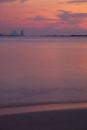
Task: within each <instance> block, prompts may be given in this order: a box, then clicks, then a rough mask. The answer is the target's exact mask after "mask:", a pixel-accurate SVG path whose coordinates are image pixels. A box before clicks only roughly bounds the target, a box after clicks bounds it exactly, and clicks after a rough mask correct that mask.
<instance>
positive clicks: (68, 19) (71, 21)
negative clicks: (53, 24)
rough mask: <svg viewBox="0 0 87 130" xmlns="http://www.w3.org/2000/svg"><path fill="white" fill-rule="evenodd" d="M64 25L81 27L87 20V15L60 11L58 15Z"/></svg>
mask: <svg viewBox="0 0 87 130" xmlns="http://www.w3.org/2000/svg"><path fill="white" fill-rule="evenodd" d="M57 16H58V17H59V18H60V21H61V22H62V23H66V24H68V25H74V26H76V25H79V24H80V23H81V22H82V21H83V20H84V19H85V18H87V13H72V12H69V11H65V10H60V13H59V14H58V15H57Z"/></svg>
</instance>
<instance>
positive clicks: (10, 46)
mask: <svg viewBox="0 0 87 130" xmlns="http://www.w3.org/2000/svg"><path fill="white" fill-rule="evenodd" d="M79 101H87V39H86V38H43V39H40V38H34V39H31V38H0V106H2V105H3V106H4V105H17V104H19V105H21V104H30V103H39V102H41V103H44V102H79Z"/></svg>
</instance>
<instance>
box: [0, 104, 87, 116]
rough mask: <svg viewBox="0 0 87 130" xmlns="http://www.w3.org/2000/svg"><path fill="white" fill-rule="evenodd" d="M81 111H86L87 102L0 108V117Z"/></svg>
mask: <svg viewBox="0 0 87 130" xmlns="http://www.w3.org/2000/svg"><path fill="white" fill-rule="evenodd" d="M75 109H78V110H81V109H87V102H80V103H60V104H58V103H53V104H52V103H51V104H45V103H44V104H35V105H34V104H33V105H26V106H25V105H24V106H15V107H13V106H11V107H0V116H1V115H2V116H3V115H15V114H23V113H24V114H25V113H35V112H46V111H60V110H75Z"/></svg>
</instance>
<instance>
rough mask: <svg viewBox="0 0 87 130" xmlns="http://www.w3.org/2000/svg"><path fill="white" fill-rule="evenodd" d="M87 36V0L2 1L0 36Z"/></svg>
mask: <svg viewBox="0 0 87 130" xmlns="http://www.w3.org/2000/svg"><path fill="white" fill-rule="evenodd" d="M22 29H23V31H24V33H25V34H26V35H40V34H41V35H45V34H58V35H60V34H87V0H38V1H36V0H0V33H6V34H10V33H11V32H12V31H13V30H16V31H17V32H20V30H22Z"/></svg>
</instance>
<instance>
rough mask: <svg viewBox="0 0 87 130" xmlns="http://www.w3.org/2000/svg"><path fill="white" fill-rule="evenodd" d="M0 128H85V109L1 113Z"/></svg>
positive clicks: (86, 115) (60, 129)
mask: <svg viewBox="0 0 87 130" xmlns="http://www.w3.org/2000/svg"><path fill="white" fill-rule="evenodd" d="M0 130H87V109H70V110H52V111H41V112H31V113H20V114H13V115H1V116H0Z"/></svg>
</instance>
